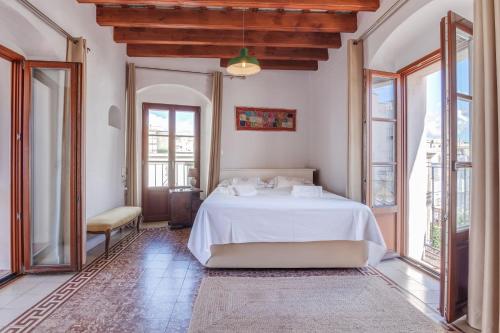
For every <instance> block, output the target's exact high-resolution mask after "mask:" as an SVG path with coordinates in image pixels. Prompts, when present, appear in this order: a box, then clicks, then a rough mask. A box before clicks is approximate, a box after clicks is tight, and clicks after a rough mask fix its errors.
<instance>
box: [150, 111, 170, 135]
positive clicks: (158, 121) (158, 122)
mask: <svg viewBox="0 0 500 333" xmlns="http://www.w3.org/2000/svg"><path fill="white" fill-rule="evenodd" d="M148 117H149V119H148V121H149V134H154V135H168V129H169V121H168V118H169V113H168V111H164V110H154V109H151V110H149V116H148Z"/></svg>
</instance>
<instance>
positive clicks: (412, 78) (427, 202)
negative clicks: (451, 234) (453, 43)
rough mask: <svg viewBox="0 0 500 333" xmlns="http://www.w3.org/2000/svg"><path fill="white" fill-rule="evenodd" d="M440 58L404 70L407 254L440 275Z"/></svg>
mask: <svg viewBox="0 0 500 333" xmlns="http://www.w3.org/2000/svg"><path fill="white" fill-rule="evenodd" d="M440 59H441V56H440V52H439V51H436V52H434V53H432V54H430V55H428V56H426V57H424V58H423V59H421V60H419V61H417V62H416V63H415V64H414V65H412V66H409V67H407V68H406V69H405V70H403V71H402V72H401V74H402V77H403V80H404V83H405V99H406V100H405V103H406V105H405V106H406V112H405V113H406V114H405V115H406V118H405V119H406V122H405V125H406V126H405V128H406V131H405V132H406V133H405V134H406V135H405V136H406V154H405V155H406V157H405V158H406V170H405V172H406V184H405V185H406V202H405V204H406V205H405V207H406V214H405V217H406V221H405V230H406V233H405V255H406V256H407V257H408V258H409V259H410V260H412V261H414V262H416V263H417V264H418V265H422V266H424V267H425V268H427V269H429V270H431V271H432V272H433V273H435V274H436V275H438V274H439V270H440V267H441V246H442V244H441V232H442V224H441V216H442V188H441V187H442V182H441V178H442V172H443V168H442V166H443V157H442V148H443V145H442V143H443V138H442V109H441V98H442V96H441V63H440Z"/></svg>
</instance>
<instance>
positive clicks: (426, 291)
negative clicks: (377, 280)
mask: <svg viewBox="0 0 500 333" xmlns="http://www.w3.org/2000/svg"><path fill="white" fill-rule="evenodd" d="M377 268H378V270H380V271H381V272H382V273H383V274H384V275H385V276H387V277H388V278H390V279H391V280H393V281H394V282H395V283H396V284H398V285H399V286H400V287H401V288H403V289H404V290H406V291H408V292H409V293H410V294H412V295H413V296H415V297H416V298H418V299H419V300H420V301H421V302H422V303H424V304H426V305H427V306H428V307H430V308H432V309H433V310H435V311H438V307H439V280H437V279H436V278H434V277H432V276H430V275H428V274H426V273H424V272H422V271H421V270H418V269H416V268H414V267H413V266H411V265H409V264H407V263H406V262H404V261H402V260H399V259H392V260H387V261H383V262H381V263H380V264H379V265H378V266H377Z"/></svg>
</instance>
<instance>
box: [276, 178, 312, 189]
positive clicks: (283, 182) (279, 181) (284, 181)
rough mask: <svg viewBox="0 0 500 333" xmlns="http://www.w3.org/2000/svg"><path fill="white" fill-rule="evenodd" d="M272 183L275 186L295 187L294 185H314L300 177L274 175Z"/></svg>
mask: <svg viewBox="0 0 500 333" xmlns="http://www.w3.org/2000/svg"><path fill="white" fill-rule="evenodd" d="M270 183H273V184H274V188H286V187H293V186H294V185H312V182H310V181H308V180H306V179H303V178H298V177H285V176H277V177H274V178H273V179H272V180H271V182H270Z"/></svg>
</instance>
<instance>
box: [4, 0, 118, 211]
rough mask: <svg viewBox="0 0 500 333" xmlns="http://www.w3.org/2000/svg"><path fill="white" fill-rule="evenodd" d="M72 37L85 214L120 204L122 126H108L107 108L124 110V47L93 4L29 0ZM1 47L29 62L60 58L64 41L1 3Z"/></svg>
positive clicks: (14, 5)
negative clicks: (82, 65) (76, 51)
mask: <svg viewBox="0 0 500 333" xmlns="http://www.w3.org/2000/svg"><path fill="white" fill-rule="evenodd" d="M31 3H33V5H35V6H36V7H37V8H39V9H40V10H41V11H42V12H44V13H46V14H47V15H48V16H49V17H50V18H51V19H52V20H54V21H55V22H57V23H58V24H59V25H60V26H62V27H63V28H64V29H65V30H67V31H68V32H69V33H70V34H72V35H73V36H76V37H79V36H82V37H84V38H85V39H87V46H88V48H89V49H90V52H89V53H88V54H87V96H86V115H85V125H84V127H85V136H86V144H85V154H86V171H85V186H86V216H87V217H92V216H94V215H96V214H98V213H100V212H102V211H105V210H107V209H110V208H113V207H115V206H118V205H120V204H122V203H123V194H124V191H123V184H122V180H121V169H122V167H123V165H124V140H123V138H124V126H122V129H117V128H115V127H111V126H109V125H108V109H109V107H110V106H111V105H116V106H118V108H119V109H120V110H122V112H123V110H125V89H124V87H125V47H124V46H123V45H118V44H116V43H114V41H113V38H112V30H111V29H109V28H102V27H99V26H98V25H97V24H96V21H95V6H94V5H84V4H79V3H77V2H76V1H68V0H51V1H46V0H32V1H31ZM0 44H3V45H5V46H7V47H10V48H12V49H14V50H16V51H18V52H20V53H21V54H23V55H25V56H26V57H27V58H28V59H38V60H39V59H43V60H60V61H64V60H65V53H66V41H65V39H64V38H63V37H61V36H60V35H58V34H57V33H55V32H54V31H53V30H51V29H50V28H48V27H47V26H46V25H45V24H44V23H42V22H41V21H40V20H39V19H37V18H36V17H35V16H33V14H31V13H30V12H28V11H27V10H25V9H24V7H23V6H21V5H19V4H18V3H17V2H16V1H12V0H0ZM123 118H124V117H123Z"/></svg>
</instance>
